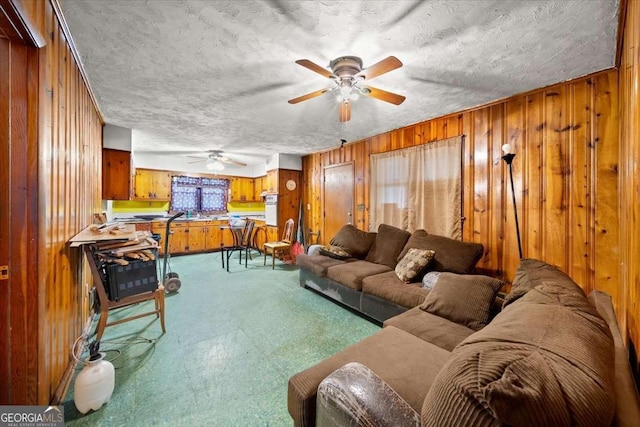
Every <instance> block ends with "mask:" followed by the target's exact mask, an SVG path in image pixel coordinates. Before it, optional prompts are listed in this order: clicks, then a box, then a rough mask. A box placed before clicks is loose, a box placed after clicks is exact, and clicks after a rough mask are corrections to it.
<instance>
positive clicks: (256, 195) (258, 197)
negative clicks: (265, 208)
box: [253, 175, 267, 202]
mask: <svg viewBox="0 0 640 427" xmlns="http://www.w3.org/2000/svg"><path fill="white" fill-rule="evenodd" d="M263 191H267V176H266V175H265V176H260V177H258V178H255V179H254V180H253V199H254V200H255V201H258V202H259V201H262V192H263Z"/></svg>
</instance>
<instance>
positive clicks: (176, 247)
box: [151, 221, 189, 255]
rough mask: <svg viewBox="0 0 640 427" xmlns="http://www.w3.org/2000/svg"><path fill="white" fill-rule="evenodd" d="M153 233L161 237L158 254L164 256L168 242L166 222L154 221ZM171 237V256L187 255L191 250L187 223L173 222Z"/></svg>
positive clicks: (152, 225)
mask: <svg viewBox="0 0 640 427" xmlns="http://www.w3.org/2000/svg"><path fill="white" fill-rule="evenodd" d="M151 232H152V233H154V234H159V235H160V248H159V250H158V253H159V254H160V255H163V254H164V247H165V245H166V242H167V236H166V232H167V223H166V222H164V221H157V222H156V221H154V222H152V223H151ZM170 232H171V234H170V236H169V253H170V254H171V255H175V254H181V253H186V252H187V251H188V248H189V228H188V224H187V223H185V222H180V223H176V222H172V223H171V226H170Z"/></svg>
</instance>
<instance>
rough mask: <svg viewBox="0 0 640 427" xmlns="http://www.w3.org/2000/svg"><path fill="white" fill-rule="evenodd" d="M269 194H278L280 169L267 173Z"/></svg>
mask: <svg viewBox="0 0 640 427" xmlns="http://www.w3.org/2000/svg"><path fill="white" fill-rule="evenodd" d="M266 184H267V193H277V192H278V169H274V170H270V171H267V182H266Z"/></svg>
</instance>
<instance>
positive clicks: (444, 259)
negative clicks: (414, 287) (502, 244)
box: [400, 230, 484, 274]
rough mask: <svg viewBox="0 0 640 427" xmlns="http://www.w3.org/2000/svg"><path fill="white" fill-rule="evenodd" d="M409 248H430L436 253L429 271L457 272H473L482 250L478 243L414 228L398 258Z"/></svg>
mask: <svg viewBox="0 0 640 427" xmlns="http://www.w3.org/2000/svg"><path fill="white" fill-rule="evenodd" d="M411 248H417V249H431V250H434V251H435V252H436V255H435V257H434V259H433V261H432V262H431V264H430V265H429V268H428V270H429V271H434V270H435V271H449V272H452V273H458V274H470V273H473V271H474V269H475V266H476V264H477V263H478V261H479V260H480V258H481V257H482V253H483V251H484V248H483V246H482V245H481V244H480V243H472V242H461V241H460V240H455V239H450V238H448V237H444V236H437V235H435V234H428V233H427V232H426V231H424V230H416V231H415V232H414V233H413V234H412V235H411V237H410V238H409V240H408V241H407V243H406V245H405V246H404V248H403V249H402V251H401V252H400V258H401V257H403V256H404V254H405V253H406V252H407V251H408V250H409V249H411Z"/></svg>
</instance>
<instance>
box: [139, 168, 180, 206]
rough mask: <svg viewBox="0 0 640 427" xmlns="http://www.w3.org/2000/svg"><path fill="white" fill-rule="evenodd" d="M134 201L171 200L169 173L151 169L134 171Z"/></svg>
mask: <svg viewBox="0 0 640 427" xmlns="http://www.w3.org/2000/svg"><path fill="white" fill-rule="evenodd" d="M133 199H134V200H158V201H170V200H171V173H170V172H168V171H161V170H153V169H136V174H135V176H134V185H133Z"/></svg>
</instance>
